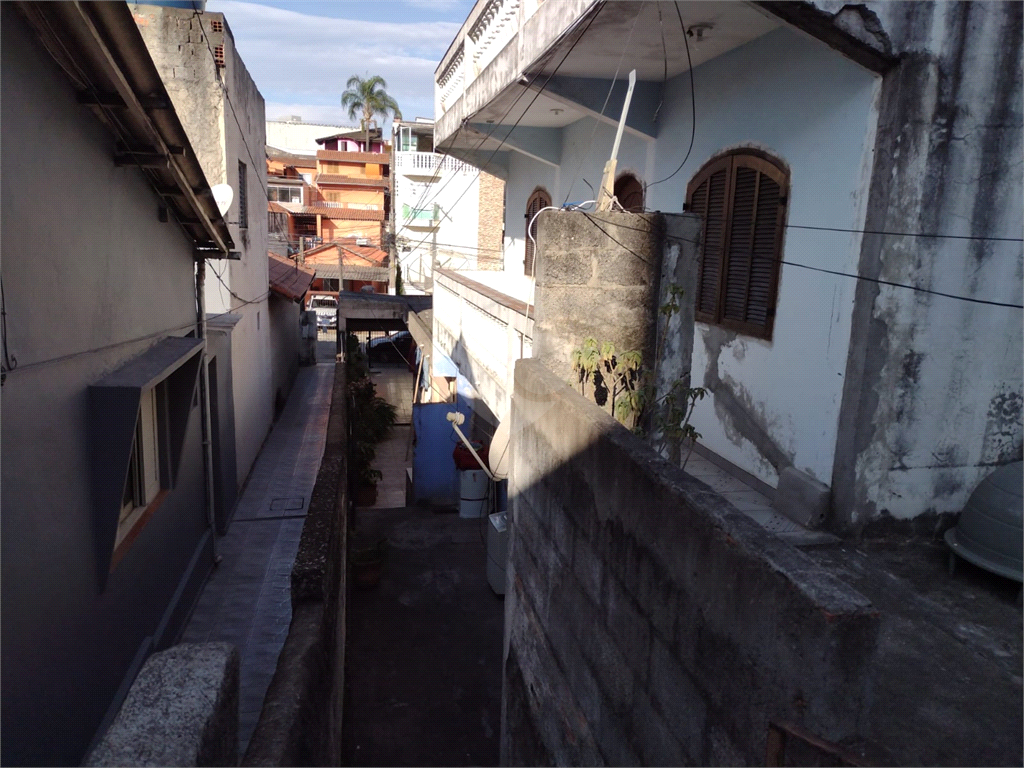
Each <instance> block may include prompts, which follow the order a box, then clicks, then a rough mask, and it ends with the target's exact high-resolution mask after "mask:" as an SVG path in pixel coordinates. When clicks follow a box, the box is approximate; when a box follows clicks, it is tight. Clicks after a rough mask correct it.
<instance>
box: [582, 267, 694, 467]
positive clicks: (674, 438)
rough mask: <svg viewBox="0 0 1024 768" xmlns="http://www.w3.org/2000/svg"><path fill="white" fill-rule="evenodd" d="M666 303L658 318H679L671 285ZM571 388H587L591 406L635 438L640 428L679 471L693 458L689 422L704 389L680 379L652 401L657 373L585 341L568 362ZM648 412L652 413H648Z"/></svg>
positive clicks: (628, 355) (634, 354)
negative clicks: (685, 447) (603, 411)
mask: <svg viewBox="0 0 1024 768" xmlns="http://www.w3.org/2000/svg"><path fill="white" fill-rule="evenodd" d="M667 293H668V299H667V300H666V301H665V303H664V304H663V305H662V306H661V307H660V308H659V310H658V312H659V314H661V315H662V316H663V317H664V318H665V321H664V324H665V328H666V331H667V327H668V322H669V320H671V318H672V316H673V315H675V314H676V313H678V312H679V310H680V307H681V299H682V297H683V293H684V292H683V289H682V288H681V287H680V286H678V285H676V284H675V283H672V284H670V285H669V286H668V290H667ZM665 335H666V332H662V333H661V334H659V338H658V344H657V349H656V352H655V361H656V362H657V360H658V359H660V357H661V348H662V344H663V342H664V337H665ZM571 362H572V368H573V373H574V375H575V378H576V381H575V384H577V385H578V386H579V389H580V394H581V395H583V396H584V397H586V395H587V389H588V386H589V388H590V391H591V396H592V397H593V399H594V402H595V403H597V404H598V405H599V406H601V407H602V408H605V409H606V410H607V411H608V412H609V413H610V414H611V415H612V416H614V417H615V419H616V420H617V421H619V423H621V424H622V425H624V426H626V427H628V428H630V429H632V430H633V431H634V432H636V433H637V434H643V433H644V427H645V426H647V427H649V428H650V431H651V433H652V434H653V436H655V437H656V438H657V439H659V440H660V441H662V442H664V443H665V444H666V445H667V446H668V447H669V449H670V451H671V453H672V457H671V458H672V459H673V461H676V462H678V461H679V460H680V458H682V463H681V466H682V467H683V468H685V467H686V463H687V462H688V461H689V459H690V454H691V453H692V452H693V446H694V444H696V442H697V440H699V439H700V437H701V434H700V433H699V432H698V431H697V430H696V429H695V428H694V426H693V425H692V424H690V417H691V416H692V415H693V410H694V408H695V407H696V405H697V401H699V400H703V399H704V397H705V395H707V390H706V389H704V387H690V386H687V385H686V384H685V382H683V381H682V380H681V379H678V380H676V381H674V382H672V384H671V386H670V387H669V389H668V391H667V392H665V394H663V395H661V396H660V397H655V395H656V393H655V384H656V380H657V369H656V368H655V370H654V371H651V370H649V369H648V368H647V367H645V365H644V362H643V354H642V353H641V352H640V351H638V350H630V351H628V352H621V353H618V354H616V351H615V345H614V344H612V343H610V342H603V343H599V342H598V341H597V339H594V338H588V339H585V340H584V342H583V345H582V346H581V347H579V348H578V349H575V350H573V353H572V356H571ZM649 410H653V413H648V411H649ZM687 443H688V444H689V450H688V451H687V453H686V456H685V457H681V456H680V454H681V449H682V446H683V445H684V444H687Z"/></svg>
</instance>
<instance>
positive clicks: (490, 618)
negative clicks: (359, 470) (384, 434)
mask: <svg viewBox="0 0 1024 768" xmlns="http://www.w3.org/2000/svg"><path fill="white" fill-rule="evenodd" d="M372 376H373V380H374V383H375V384H376V385H377V392H378V394H379V395H381V396H382V397H385V398H387V399H388V400H389V402H392V403H395V404H396V405H399V407H400V408H403V409H404V408H407V409H408V413H409V416H407V417H406V418H405V419H404V420H406V421H408V419H409V417H411V407H410V406H409V405H408V404H409V403H411V400H412V382H413V376H412V375H411V374H410V373H409V372H408V369H406V368H380V369H378V368H375V369H374V371H373V373H372ZM402 421H403V416H402V414H401V412H400V415H399V422H402ZM411 431H412V427H411V425H405V424H403V425H400V426H397V427H395V430H394V434H393V435H392V436H391V438H390V439H389V440H388V441H386V442H384V443H382V444H381V445H380V446H378V448H377V459H376V461H375V462H374V466H375V467H377V468H378V469H380V470H381V472H382V473H383V475H384V478H383V480H382V482H381V483H380V485H379V486H378V503H377V506H376V507H373V508H363V507H360V508H357V509H356V513H355V528H356V531H355V534H354V536H353V540H354V541H358V540H361V539H365V538H366V537H369V538H370V539H373V540H376V539H378V538H386V539H387V547H388V550H387V556H386V560H385V564H384V571H383V575H382V577H381V580H380V584H379V585H377V586H376V587H373V588H372V589H359V588H356V587H354V586H353V588H352V589H351V592H350V595H349V602H348V611H347V612H348V636H347V645H346V672H345V688H346V699H345V708H344V712H345V721H344V724H343V727H342V752H343V754H342V764H343V765H365V766H376V765H388V766H402V765H497V764H498V736H499V731H500V720H501V645H502V630H503V626H504V604H503V602H502V599H501V598H500V597H498V596H497V595H495V594H494V593H493V592H492V591H491V589H490V587H489V586H488V584H487V560H486V558H487V554H486V550H485V546H484V537H485V535H486V526H487V525H488V524H489V523H488V521H487V519H486V518H477V519H462V518H459V517H458V515H457V514H455V513H454V512H451V511H445V512H436V511H434V510H432V509H430V508H428V507H409V508H405V507H404V503H405V501H404V500H405V471H406V468H407V467H409V466H411V465H412V452H411V448H407V447H408V446H409V438H410V436H411ZM349 583H350V584H352V583H353V580H352V579H350V581H349Z"/></svg>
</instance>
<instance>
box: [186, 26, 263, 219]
mask: <svg viewBox="0 0 1024 768" xmlns="http://www.w3.org/2000/svg"><path fill="white" fill-rule="evenodd" d="M192 15H193V16H195V17H196V20H197V21H198V22H199V29H200V31H201V32H202V34H203V40H204V41H205V42H206V50H208V51H209V52H210V58H211V59H213V71H214V73H215V74H216V75H217V85H219V86H220V90H221V93H223V94H224V100H225V101H226V102H227V105H228V107H229V108H230V109H231V116H232V117H233V118H234V119H235V125H236V126H238V134H239V136H241V137H242V144H243V145H244V146H245V153H246V154H247V155H248V156H249V162H250V163H252V167H253V170H254V171H256V180H257V181H258V182H259V183H260V187H261V188H262V189H263V196H264V198H266V199H267V200H270V190H269V189H267V185H266V184H264V183H263V178H262V176H261V175H260V173H259V165H258V164H257V162H256V160H255V159H254V158H253V156H252V150H251V149H250V148H249V142H248V141H246V139H245V131H243V130H242V124H241V123H240V122H239V120H238V114H237V113H236V112H235V105H234V104H232V103H231V94H229V93H228V89H227V86H226V85H224V80H223V79H222V78H221V75H220V64H219V63H218V62H217V55H216V54H215V53H214V52H213V48H212V47H211V46H210V36H209V35H208V34H206V27H205V26H204V25H203V18H202V16H200V14H199V10H198V9H196V8H194V9H193V10H192ZM263 166H264V171H265V170H266V161H265V160H264V163H263ZM225 172H227V169H225ZM239 194H240V195H241V194H243V192H242V191H241V190H239Z"/></svg>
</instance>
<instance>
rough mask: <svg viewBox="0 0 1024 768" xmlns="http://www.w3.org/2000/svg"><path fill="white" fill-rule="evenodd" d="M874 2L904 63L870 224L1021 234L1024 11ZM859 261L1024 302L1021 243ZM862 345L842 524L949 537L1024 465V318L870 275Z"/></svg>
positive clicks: (838, 490)
mask: <svg viewBox="0 0 1024 768" xmlns="http://www.w3.org/2000/svg"><path fill="white" fill-rule="evenodd" d="M869 6H870V9H871V10H870V11H862V12H861V15H864V14H867V22H868V28H880V29H881V32H880V33H876V34H875V35H874V36H870V35H869V37H874V38H877V39H880V41H881V42H882V43H884V44H888V45H890V46H891V47H892V49H893V51H894V52H897V53H900V54H902V61H901V63H900V64H899V65H898V66H897V67H896V68H894V69H893V70H892V71H891V72H889V73H888V74H887V75H886V76H885V79H884V81H883V83H882V90H881V95H880V107H879V119H878V129H877V139H876V140H875V143H874V153H875V156H876V157H878V158H879V159H881V158H884V159H885V162H880V163H878V164H877V165H876V168H875V171H874V174H873V176H872V177H871V192H870V198H869V199H868V201H867V214H866V218H865V225H866V228H867V229H871V230H880V231H889V232H924V233H932V232H937V233H943V234H951V235H961V236H964V237H971V238H989V237H1009V238H1020V237H1021V232H1022V230H1024V180H1022V176H1021V168H1020V157H1021V153H1022V148H1021V140H1022V126H1024V119H1022V71H1021V67H1022V64H1021V60H1022V42H1021V40H1022V26H1024V25H1022V14H1024V10H1022V8H1021V6H1020V5H1019V4H1016V3H982V4H976V3H913V4H897V6H896V7H890V6H889V5H887V4H885V3H871V4H869ZM872 11H873V12H875V13H877V14H878V17H877V18H878V20H879V27H875V26H874V25H873V24H872V23H871V22H872V17H871V12H872ZM846 16H850V14H849V13H847V14H844V18H845V17H846ZM847 20H848V21H852V22H858V20H857V18H856V16H855V15H854V16H852V17H851V18H850V19H847ZM858 23H859V22H858ZM861 26H862V27H863V24H861ZM865 34H866V33H865ZM791 236H792V233H791ZM857 257H858V258H857V270H858V272H859V273H860V274H862V275H865V276H867V277H869V278H876V279H882V280H889V281H893V282H899V283H909V284H913V285H918V286H921V287H923V288H927V289H931V290H935V291H941V292H945V293H951V294H955V295H964V296H969V297H973V298H977V299H981V300H989V301H998V302H1006V303H1011V304H1018V305H1019V304H1021V303H1022V282H1024V278H1022V276H1024V256H1022V249H1021V244H1020V242H996V241H992V240H984V239H975V240H952V239H933V238H902V237H879V236H875V237H865V238H864V240H863V242H862V243H861V244H860V248H859V249H858V251H857ZM851 336H852V341H851V344H850V349H849V355H848V358H847V360H846V362H845V368H844V369H841V370H842V372H843V376H842V380H843V381H844V382H845V386H844V389H843V391H842V409H843V416H842V419H841V420H840V423H839V427H840V428H839V432H838V436H837V442H836V449H835V451H836V461H835V469H834V472H833V477H832V483H833V489H834V490H833V493H834V499H835V514H836V520H835V524H836V525H839V526H844V527H850V528H861V527H863V526H864V525H869V524H873V523H876V522H879V523H882V524H886V525H891V524H894V523H897V524H898V523H901V521H904V522H905V521H907V520H908V519H909V518H912V517H919V519H918V520H917V521H916V523H915V526H916V527H917V528H918V529H922V528H924V529H926V530H929V531H931V530H934V529H935V526H937V525H942V524H943V518H944V517H948V515H949V514H951V513H956V512H958V511H959V510H960V509H961V508H962V507H963V505H964V503H965V501H966V500H967V498H968V496H969V494H970V493H971V492H972V491H973V490H974V488H975V486H976V485H977V483H978V481H979V480H980V479H981V478H982V477H983V476H985V475H986V474H988V473H989V472H990V471H991V469H992V467H993V466H995V465H999V464H1003V463H1006V462H1009V461H1012V460H1014V459H1020V458H1021V446H1022V440H1024V425H1022V417H1021V413H1022V401H1024V400H1022V394H1024V384H1022V380H1024V369H1022V365H1024V355H1022V348H1024V342H1022V326H1021V311H1020V310H1019V309H1012V308H1005V307H994V306H985V305H980V304H970V303H967V302H962V301H956V300H953V299H948V298H942V297H938V296H929V295H926V294H920V293H918V294H914V293H911V292H909V291H907V290H905V289H898V288H889V287H885V286H879V285H877V284H875V283H869V282H860V283H858V284H857V286H856V291H855V293H854V295H853V319H852V329H851ZM832 338H833V340H835V338H836V337H835V335H834V334H833V337H832ZM901 527H906V526H905V525H901Z"/></svg>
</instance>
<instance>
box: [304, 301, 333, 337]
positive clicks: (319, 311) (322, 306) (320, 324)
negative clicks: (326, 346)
mask: <svg viewBox="0 0 1024 768" xmlns="http://www.w3.org/2000/svg"><path fill="white" fill-rule="evenodd" d="M306 309H311V310H313V311H314V312H316V327H317V329H329V328H337V327H338V299H337V297H336V296H333V295H332V294H329V293H311V294H309V298H308V299H307V300H306Z"/></svg>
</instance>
